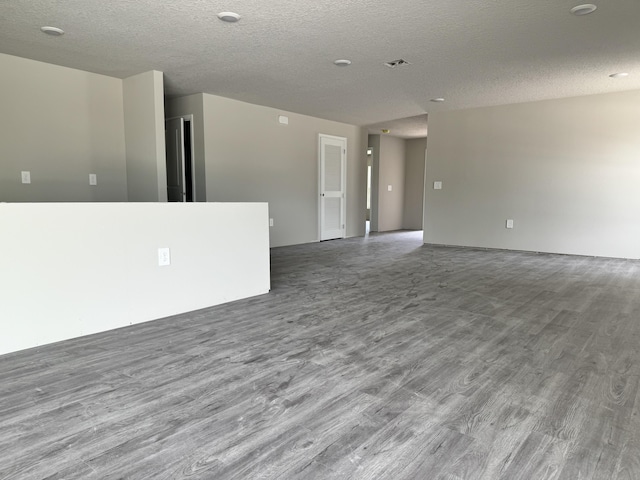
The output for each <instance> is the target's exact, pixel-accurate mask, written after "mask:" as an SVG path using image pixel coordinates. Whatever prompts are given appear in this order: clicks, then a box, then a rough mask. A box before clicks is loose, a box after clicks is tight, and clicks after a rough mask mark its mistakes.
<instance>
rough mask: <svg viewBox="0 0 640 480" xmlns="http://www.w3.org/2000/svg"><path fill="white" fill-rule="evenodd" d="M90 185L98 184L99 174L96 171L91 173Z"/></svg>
mask: <svg viewBox="0 0 640 480" xmlns="http://www.w3.org/2000/svg"><path fill="white" fill-rule="evenodd" d="M89 185H98V176H97V175H96V174H95V173H90V174H89Z"/></svg>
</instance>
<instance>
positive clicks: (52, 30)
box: [40, 26, 64, 37]
mask: <svg viewBox="0 0 640 480" xmlns="http://www.w3.org/2000/svg"><path fill="white" fill-rule="evenodd" d="M40 31H41V32H42V33H46V34H47V35H51V36H52V37H60V36H61V35H64V30H62V29H61V28H58V27H49V26H45V27H40Z"/></svg>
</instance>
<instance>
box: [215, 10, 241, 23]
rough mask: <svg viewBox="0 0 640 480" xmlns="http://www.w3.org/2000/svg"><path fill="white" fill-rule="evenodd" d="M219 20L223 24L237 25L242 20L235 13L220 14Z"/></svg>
mask: <svg viewBox="0 0 640 480" xmlns="http://www.w3.org/2000/svg"><path fill="white" fill-rule="evenodd" d="M218 18H219V19H220V20H222V21H223V22H228V23H236V22H237V21H238V20H240V15H238V14H237V13H234V12H220V13H219V14H218Z"/></svg>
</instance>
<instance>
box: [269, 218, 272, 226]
mask: <svg viewBox="0 0 640 480" xmlns="http://www.w3.org/2000/svg"><path fill="white" fill-rule="evenodd" d="M269 226H270V227H273V218H270V219H269Z"/></svg>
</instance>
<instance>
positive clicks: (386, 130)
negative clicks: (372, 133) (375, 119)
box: [380, 128, 390, 133]
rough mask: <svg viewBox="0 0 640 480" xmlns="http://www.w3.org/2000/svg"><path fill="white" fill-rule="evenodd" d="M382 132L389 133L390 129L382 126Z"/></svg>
mask: <svg viewBox="0 0 640 480" xmlns="http://www.w3.org/2000/svg"><path fill="white" fill-rule="evenodd" d="M380 131H381V132H382V133H389V132H390V130H389V129H388V128H383V129H382V130H380Z"/></svg>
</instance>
